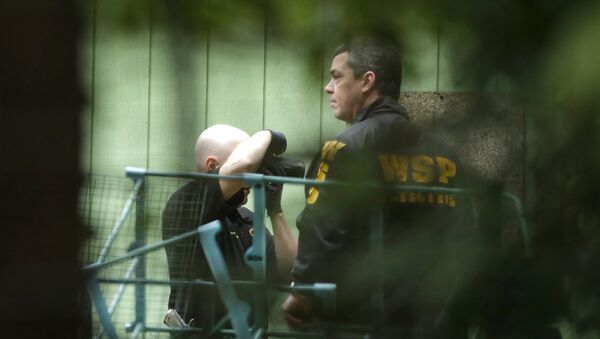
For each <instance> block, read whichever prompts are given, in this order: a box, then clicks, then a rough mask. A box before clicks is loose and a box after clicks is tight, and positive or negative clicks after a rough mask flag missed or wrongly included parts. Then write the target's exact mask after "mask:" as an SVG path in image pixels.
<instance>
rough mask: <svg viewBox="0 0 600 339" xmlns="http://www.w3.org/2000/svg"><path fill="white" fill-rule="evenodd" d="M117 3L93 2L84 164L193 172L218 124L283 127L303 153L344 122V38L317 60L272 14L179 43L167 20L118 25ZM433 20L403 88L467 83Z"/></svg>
mask: <svg viewBox="0 0 600 339" xmlns="http://www.w3.org/2000/svg"><path fill="white" fill-rule="evenodd" d="M116 2H117V1H115V0H106V1H98V2H97V4H96V6H95V7H93V8H90V11H93V13H89V17H90V18H91V19H92V20H90V25H89V27H88V30H87V32H86V35H85V36H84V37H83V41H82V51H81V55H82V65H81V67H82V74H83V83H84V86H85V87H86V94H87V97H88V105H87V106H86V109H85V111H84V114H83V119H82V120H83V124H82V135H83V139H82V145H81V146H82V163H81V168H82V171H84V172H89V173H94V174H110V175H123V174H124V168H125V166H142V167H149V168H153V169H173V170H187V171H192V170H193V169H194V166H193V163H194V159H193V145H194V143H195V139H196V138H197V136H198V135H199V134H200V132H201V131H202V130H203V129H204V128H205V127H206V126H210V125H212V124H216V123H227V124H232V125H234V126H237V127H239V128H242V129H244V130H246V131H247V132H248V133H253V132H255V131H258V130H260V129H263V128H271V129H277V130H280V131H282V132H284V133H285V134H286V136H287V138H288V144H289V150H288V154H290V155H295V156H304V157H308V156H309V154H311V153H313V152H315V151H316V150H317V149H318V147H319V145H320V143H321V141H322V140H323V138H325V137H327V136H330V135H332V134H335V133H337V132H339V131H340V130H341V129H342V128H343V124H342V123H341V122H339V121H336V120H335V119H334V118H333V117H332V115H331V112H330V109H329V107H328V101H327V95H326V94H325V93H324V92H323V87H324V86H325V84H326V82H327V81H328V80H329V79H328V74H327V73H328V69H329V62H330V60H329V55H330V53H331V52H332V51H333V49H334V47H335V46H336V45H337V43H338V41H332V42H331V44H330V46H331V50H328V51H326V53H325V55H323V57H322V60H323V62H322V64H321V65H319V67H315V65H314V64H312V63H311V58H310V55H308V52H307V50H306V49H305V48H303V46H302V45H301V44H299V43H297V41H295V40H294V38H293V37H290V38H286V37H285V36H282V35H281V34H275V33H274V32H273V31H272V30H271V29H270V27H269V26H268V24H267V22H268V21H266V19H265V18H264V17H253V18H248V19H247V20H245V21H238V22H237V23H236V25H235V27H234V32H233V34H230V35H228V36H222V35H219V34H217V33H214V32H210V31H207V32H205V33H204V34H198V35H197V36H196V37H194V38H188V39H187V40H184V39H182V38H179V39H178V38H175V40H174V38H173V35H172V34H170V31H169V29H168V27H165V26H164V24H163V23H162V22H158V21H156V22H150V21H148V22H144V23H143V25H141V27H138V28H136V29H135V30H124V29H122V28H117V27H118V26H117V25H116V24H115V20H114V18H113V17H112V15H113V12H112V11H111V8H112V7H113V6H114V5H115V3H116ZM430 26H431V25H429V24H426V23H419V22H415V23H414V25H412V26H411V27H412V28H411V29H412V30H414V32H412V31H411V32H409V34H406V35H407V36H409V37H411V39H410V40H409V41H407V43H406V46H405V52H404V60H403V61H404V63H405V77H404V81H403V88H402V89H403V91H404V92H428V91H431V92H444V91H446V92H447V91H464V90H468V86H466V85H465V84H461V83H459V82H458V83H457V82H456V81H455V79H454V78H453V77H452V70H451V68H450V66H449V62H448V61H447V60H448V58H449V54H450V50H449V46H450V43H452V39H451V38H447V37H445V36H444V34H443V31H442V30H441V29H440V27H430ZM232 37H233V38H232ZM175 46H177V48H174V47H175ZM177 53H179V59H178V54H177ZM181 54H185V55H184V57H183V59H185V60H184V62H183V63H182V62H181V57H180V56H181Z"/></svg>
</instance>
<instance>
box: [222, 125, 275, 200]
mask: <svg viewBox="0 0 600 339" xmlns="http://www.w3.org/2000/svg"><path fill="white" fill-rule="evenodd" d="M270 143H271V132H269V131H259V132H256V133H254V134H253V135H252V136H251V137H250V138H249V139H248V140H246V141H244V142H242V143H240V144H239V145H238V146H237V147H236V148H235V149H234V150H233V152H231V155H229V158H227V161H225V163H224V164H223V166H222V167H221V169H220V170H219V174H222V175H239V174H242V173H245V172H254V171H256V169H257V168H258V166H259V165H260V163H261V162H262V160H263V157H264V156H265V152H266V151H267V149H268V148H269V145H270ZM219 186H221V191H222V192H223V197H224V198H225V200H227V199H229V198H231V197H232V196H233V195H234V194H235V193H237V192H238V191H239V190H240V189H241V188H242V187H243V186H244V182H243V181H239V180H224V179H223V180H219Z"/></svg>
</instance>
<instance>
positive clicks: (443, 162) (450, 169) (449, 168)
mask: <svg viewBox="0 0 600 339" xmlns="http://www.w3.org/2000/svg"><path fill="white" fill-rule="evenodd" d="M435 161H436V162H437V165H438V172H439V174H440V175H439V177H438V181H439V182H441V183H444V184H447V183H448V179H449V178H452V177H454V176H455V175H456V163H455V162H454V161H452V160H450V159H446V158H444V157H435Z"/></svg>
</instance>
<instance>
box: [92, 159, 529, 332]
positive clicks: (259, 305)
mask: <svg viewBox="0 0 600 339" xmlns="http://www.w3.org/2000/svg"><path fill="white" fill-rule="evenodd" d="M126 173H127V177H128V178H130V179H131V180H132V181H133V188H132V191H131V193H130V195H129V197H128V199H127V200H126V201H125V203H124V207H123V209H122V210H121V212H120V214H119V216H118V218H117V219H116V221H115V222H114V225H113V226H112V229H111V231H110V233H109V234H108V235H107V236H106V240H105V241H104V245H103V247H102V249H101V251H100V253H99V255H98V259H97V260H96V261H95V262H94V263H91V264H88V265H86V266H85V267H84V268H83V270H84V272H85V273H86V274H87V287H88V291H89V294H90V296H91V298H92V302H93V305H94V308H95V310H96V315H97V317H98V320H99V323H100V324H101V329H99V330H98V337H102V336H103V335H106V336H107V337H109V338H118V337H119V335H118V330H117V328H116V327H115V325H114V323H113V320H112V317H113V315H114V313H115V311H116V310H117V308H118V306H119V303H120V302H121V300H122V297H123V295H124V294H125V293H126V290H127V286H129V285H133V288H134V295H135V299H134V300H135V307H134V319H133V321H132V322H131V323H129V324H128V325H127V326H126V328H125V330H126V332H129V333H131V337H132V338H137V337H139V336H140V335H141V334H142V333H148V332H155V333H171V334H176V333H188V332H197V333H199V334H204V335H222V336H232V335H233V336H235V337H238V338H260V337H268V336H271V337H319V336H324V335H325V332H318V331H317V332H295V331H291V330H277V329H275V330H272V329H269V324H268V316H267V313H268V311H267V294H266V290H267V288H274V289H277V290H279V291H286V292H292V291H302V292H307V291H308V292H312V293H313V294H314V295H315V296H317V297H319V298H321V299H322V300H323V301H324V303H325V306H326V307H325V308H326V309H327V310H328V312H330V313H335V304H336V296H335V294H336V288H335V285H334V284H326V283H318V284H313V285H295V286H293V287H292V286H270V285H269V284H268V283H267V281H266V240H265V239H266V226H265V224H264V217H265V216H264V209H265V183H267V182H275V183H286V184H296V185H311V186H322V185H340V184H342V183H336V182H331V181H326V182H324V181H317V180H307V179H297V178H288V177H275V176H265V175H262V174H250V173H246V174H244V175H242V176H223V175H213V174H200V173H185V172H173V171H155V170H146V169H141V168H129V167H128V168H127V169H126ZM150 177H163V178H186V179H193V178H208V179H210V180H218V179H226V180H243V181H245V182H246V183H248V184H250V185H251V186H252V191H253V194H254V220H253V225H254V233H255V235H254V238H253V244H252V246H251V247H250V248H249V249H248V251H247V252H246V255H245V261H246V263H247V265H248V266H249V267H250V268H251V269H252V272H253V280H252V281H232V280H231V278H230V276H229V274H228V269H227V266H226V265H225V262H224V260H223V257H222V255H221V253H220V251H219V248H218V245H217V242H216V240H215V234H216V233H217V232H218V231H219V229H220V227H221V226H220V223H219V222H218V221H214V222H210V223H208V224H205V225H199V227H198V228H197V229H195V230H192V231H189V232H186V233H183V234H180V235H178V236H175V237H173V238H170V239H166V240H162V241H155V242H153V243H151V244H147V238H148V237H147V236H148V235H147V225H146V219H147V217H146V209H147V208H148V207H147V206H146V204H145V199H144V197H145V193H146V192H147V190H146V185H147V180H148V178H150ZM395 189H397V190H407V191H412V192H436V193H452V194H470V193H471V192H469V191H468V190H461V189H449V188H440V187H420V186H406V185H404V186H400V185H399V186H397V187H395ZM87 198H89V196H88V197H87ZM87 198H86V199H87ZM504 198H506V199H508V200H509V201H511V202H512V203H513V204H514V206H515V209H516V211H517V214H518V216H519V222H520V227H521V232H522V235H523V240H524V248H525V251H526V254H527V255H529V254H530V248H529V231H528V229H527V224H526V222H525V219H524V218H523V215H522V206H521V203H520V201H519V199H518V198H517V197H515V196H514V195H511V194H508V193H504ZM88 204H89V205H86V206H87V208H90V209H93V208H94V207H93V206H92V202H88ZM134 208H135V220H134V222H133V224H134V237H133V238H134V240H133V241H132V242H131V244H130V246H129V248H128V249H127V251H126V252H125V253H122V254H121V255H119V256H116V257H114V258H109V256H108V253H109V251H110V250H111V248H112V247H113V245H114V244H115V239H116V238H117V236H118V235H119V234H121V233H122V232H123V229H124V226H125V224H126V220H128V218H130V217H131V212H132V210H133V209H134ZM130 224H131V222H130ZM194 237H198V239H199V240H200V242H201V243H202V250H203V251H204V252H205V256H206V258H207V261H208V264H209V266H210V269H211V271H212V273H213V276H214V277H215V281H214V282H211V281H202V280H195V281H169V280H168V279H166V280H160V279H148V277H147V270H146V265H147V262H146V256H147V255H148V254H150V253H152V252H156V251H158V250H161V249H164V248H165V247H166V246H169V245H171V244H174V243H176V242H180V241H182V240H185V239H190V238H194ZM369 243H370V245H369V246H370V249H371V251H373V253H374V255H375V256H376V257H377V256H382V255H383V254H382V253H383V252H382V247H383V219H382V216H381V214H380V213H375V214H374V215H373V216H372V220H371V227H370V235H369ZM126 262H127V263H128V265H127V269H126V270H125V272H124V274H123V275H122V277H116V278H114V277H101V276H100V274H99V273H100V272H102V271H103V270H107V269H110V268H111V267H113V266H115V265H117V264H121V265H122V264H123V263H126ZM374 269H375V270H376V276H379V277H380V274H381V272H380V270H381V268H380V267H379V268H374ZM134 276H135V277H134ZM101 284H102V285H106V284H116V285H118V287H117V288H116V291H115V293H114V295H113V297H112V300H111V302H110V304H107V302H106V299H105V298H106V297H105V295H104V294H103V291H102V288H101ZM174 284H180V285H189V286H192V285H202V286H212V287H213V288H216V289H217V290H218V292H219V296H220V298H221V299H222V301H223V304H224V305H225V307H226V309H227V311H228V316H226V317H225V318H224V319H222V320H221V321H219V322H217V323H216V324H214V326H213V327H212V328H207V329H199V328H190V327H182V328H169V327H166V326H164V325H158V326H157V325H153V324H152V323H150V324H148V321H147V311H148V302H147V289H146V287H147V286H151V285H152V286H163V287H168V286H170V285H174ZM234 285H235V286H249V287H252V289H253V299H252V302H251V305H247V304H245V303H244V302H242V301H240V300H239V298H238V297H237V296H236V293H235V290H234V288H233V286H234ZM383 298H384V297H383V291H382V290H381V289H379V290H375V291H373V293H372V299H371V312H372V315H373V316H372V321H371V326H372V327H374V328H376V327H377V326H380V325H381V323H382V319H383V303H384V300H383ZM161 307H164V305H161ZM250 308H251V309H252V314H253V316H254V323H253V324H249V323H248V314H249V313H250ZM163 310H164V308H163ZM227 320H230V321H231V324H232V328H231V329H225V328H223V326H224V324H225V323H226V322H227ZM329 330H330V329H329ZM364 330H365V329H362V328H361V329H358V330H357V331H356V332H357V334H356V335H352V334H349V333H351V332H352V331H349V332H348V331H346V332H345V333H346V335H347V336H348V337H353V336H357V337H361V336H362V335H364V333H362V332H364Z"/></svg>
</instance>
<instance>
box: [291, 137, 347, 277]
mask: <svg viewBox="0 0 600 339" xmlns="http://www.w3.org/2000/svg"><path fill="white" fill-rule="evenodd" d="M334 142H335V141H334ZM344 146H345V145H344ZM344 146H340V144H337V145H333V146H332V145H331V144H330V145H329V146H328V143H325V145H324V146H323V150H322V152H321V156H320V157H319V158H318V163H317V165H316V166H314V167H315V172H316V173H315V174H314V177H315V178H316V179H317V180H326V181H338V182H348V181H349V179H350V174H351V173H352V172H353V162H352V161H350V154H351V152H350V151H348V150H347V147H344ZM335 147H338V149H337V150H336V152H335V154H333V156H332V155H331V153H330V152H331V150H332V149H335ZM309 175H310V173H309ZM357 201H358V197H357V196H356V191H355V190H354V189H351V187H350V188H349V187H348V186H332V185H327V186H319V187H310V188H309V190H308V192H307V201H306V206H305V208H304V210H303V211H302V213H301V214H300V215H299V216H298V218H297V220H296V225H297V227H298V231H299V237H298V255H297V257H296V261H295V262H294V266H293V268H292V277H293V279H294V282H299V283H313V282H319V281H321V282H326V281H331V280H332V279H333V278H335V276H336V274H337V272H338V270H339V269H340V267H338V265H339V264H340V263H341V262H343V254H344V253H345V252H346V251H345V250H343V248H344V246H345V244H346V243H347V240H348V237H349V236H352V234H351V229H350V225H353V224H355V222H356V220H352V219H353V218H354V217H355V216H356V212H357V211H356V207H358V206H357V205H356V204H357Z"/></svg>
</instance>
